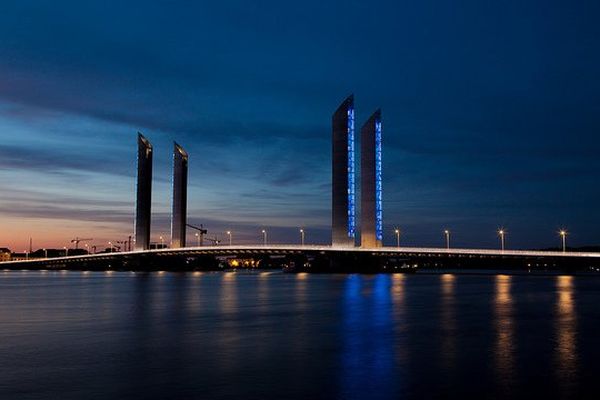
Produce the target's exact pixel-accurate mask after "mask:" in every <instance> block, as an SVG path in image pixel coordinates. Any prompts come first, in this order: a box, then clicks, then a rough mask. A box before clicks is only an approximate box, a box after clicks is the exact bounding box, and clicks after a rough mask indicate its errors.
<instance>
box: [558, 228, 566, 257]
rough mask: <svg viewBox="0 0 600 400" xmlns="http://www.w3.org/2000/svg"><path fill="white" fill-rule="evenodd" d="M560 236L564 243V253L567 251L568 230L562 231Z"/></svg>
mask: <svg viewBox="0 0 600 400" xmlns="http://www.w3.org/2000/svg"><path fill="white" fill-rule="evenodd" d="M558 234H559V235H560V238H561V241H562V251H563V253H564V252H566V251H567V234H568V232H567V230H566V229H561V230H560V231H559V232H558Z"/></svg>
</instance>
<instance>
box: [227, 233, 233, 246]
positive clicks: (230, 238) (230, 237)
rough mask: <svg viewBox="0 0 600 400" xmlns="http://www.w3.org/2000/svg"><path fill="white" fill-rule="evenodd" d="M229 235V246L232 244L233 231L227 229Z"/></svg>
mask: <svg viewBox="0 0 600 400" xmlns="http://www.w3.org/2000/svg"><path fill="white" fill-rule="evenodd" d="M227 236H229V246H231V243H232V241H231V231H227Z"/></svg>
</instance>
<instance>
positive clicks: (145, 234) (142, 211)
mask: <svg viewBox="0 0 600 400" xmlns="http://www.w3.org/2000/svg"><path fill="white" fill-rule="evenodd" d="M151 207H152V145H151V144H150V142H149V141H148V139H146V138H145V137H144V136H143V135H142V134H141V133H139V132H138V154H137V193H136V202H135V228H134V230H135V249H136V250H148V249H149V248H150V213H151Z"/></svg>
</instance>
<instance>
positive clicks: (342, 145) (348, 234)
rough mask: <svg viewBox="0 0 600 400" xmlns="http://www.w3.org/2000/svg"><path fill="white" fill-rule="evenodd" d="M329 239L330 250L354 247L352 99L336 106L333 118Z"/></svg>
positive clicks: (354, 208)
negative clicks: (330, 231)
mask: <svg viewBox="0 0 600 400" xmlns="http://www.w3.org/2000/svg"><path fill="white" fill-rule="evenodd" d="M332 125H333V140H332V142H333V149H332V150H333V155H332V174H333V175H332V179H333V182H332V196H331V200H332V221H331V222H332V227H331V228H332V238H331V244H332V245H333V246H354V231H355V222H356V221H355V211H356V206H355V193H354V190H355V181H354V172H355V171H354V96H353V95H351V96H349V97H348V98H347V99H346V100H344V102H343V103H342V104H341V105H340V106H339V108H338V109H337V110H336V112H335V113H334V114H333V118H332Z"/></svg>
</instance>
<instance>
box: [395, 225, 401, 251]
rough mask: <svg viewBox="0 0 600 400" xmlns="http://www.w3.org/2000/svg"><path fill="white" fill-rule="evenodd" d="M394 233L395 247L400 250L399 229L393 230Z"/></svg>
mask: <svg viewBox="0 0 600 400" xmlns="http://www.w3.org/2000/svg"><path fill="white" fill-rule="evenodd" d="M394 233H395V234H396V247H398V248H400V229H395V230H394Z"/></svg>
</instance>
